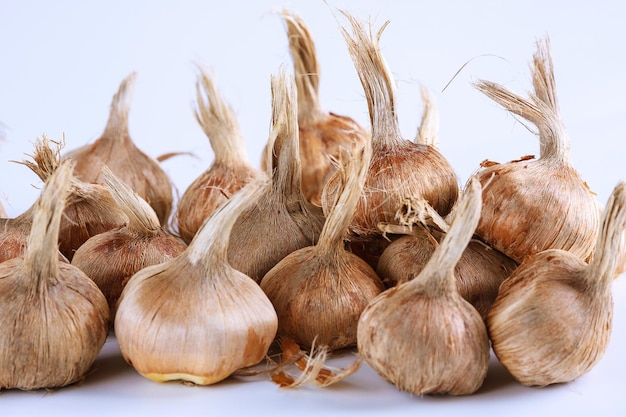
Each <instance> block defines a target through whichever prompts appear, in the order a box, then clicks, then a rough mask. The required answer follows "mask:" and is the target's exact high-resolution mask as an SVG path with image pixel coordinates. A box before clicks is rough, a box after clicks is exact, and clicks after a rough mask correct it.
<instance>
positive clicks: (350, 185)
mask: <svg viewBox="0 0 626 417" xmlns="http://www.w3.org/2000/svg"><path fill="white" fill-rule="evenodd" d="M370 152H371V148H370V147H369V146H368V145H367V144H366V145H365V147H364V148H362V152H361V155H356V156H352V154H351V153H348V156H346V158H350V160H349V161H347V162H341V163H340V164H339V165H340V166H343V167H340V168H339V170H338V171H337V172H336V174H335V175H341V183H342V192H341V194H339V196H338V199H337V201H336V202H335V204H334V206H333V208H332V210H331V211H330V213H329V214H328V216H327V217H326V222H325V224H324V227H323V229H322V232H321V234H320V238H319V241H318V242H317V245H315V246H309V247H306V248H301V249H298V250H295V251H293V252H292V253H290V254H289V255H287V256H286V257H285V258H283V259H282V260H281V261H280V262H278V263H277V264H276V266H274V267H273V268H272V269H270V270H269V271H268V273H267V274H266V275H265V276H264V277H263V280H262V281H261V284H260V285H261V288H262V289H263V291H265V293H266V294H267V296H268V297H269V299H270V301H272V304H273V305H274V308H275V309H276V313H277V314H278V334H279V336H281V337H286V338H289V339H292V340H293V341H294V342H295V343H297V344H299V345H301V346H304V347H305V348H307V347H309V346H312V345H313V344H314V343H317V344H318V345H319V346H323V347H326V348H328V349H329V350H335V349H341V348H346V347H349V346H354V345H356V328H357V322H358V319H359V316H360V315H361V312H362V311H363V309H364V308H365V307H366V306H367V304H368V303H369V301H370V300H371V299H372V298H374V297H375V296H376V295H378V294H379V293H380V292H381V291H382V290H383V288H384V287H383V284H382V282H381V280H380V278H379V277H378V276H377V275H376V272H375V271H374V270H373V269H372V268H371V267H370V266H369V265H368V264H367V263H366V262H365V261H364V260H362V259H361V258H359V257H358V256H357V255H355V254H353V253H351V252H348V251H347V250H346V249H345V245H344V238H345V237H346V235H347V231H348V230H347V229H348V226H349V224H350V222H351V220H352V216H353V214H354V208H355V207H356V205H357V202H358V200H359V198H360V195H361V192H362V189H363V182H364V181H365V177H366V174H367V168H368V165H369V159H370Z"/></svg>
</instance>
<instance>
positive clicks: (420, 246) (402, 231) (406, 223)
mask: <svg viewBox="0 0 626 417" xmlns="http://www.w3.org/2000/svg"><path fill="white" fill-rule="evenodd" d="M420 203H421V204H420ZM432 216H434V217H435V218H434V219H433V221H429V220H430V219H431V217H432ZM398 217H399V218H401V219H402V220H399V223H400V224H398V225H393V224H391V225H384V226H383V225H381V227H382V229H383V230H384V231H386V232H388V233H389V232H391V233H394V234H395V236H396V238H395V239H394V240H393V241H392V242H391V243H390V244H389V246H387V248H386V249H385V250H384V251H383V253H382V255H381V257H380V260H379V261H378V266H377V268H376V272H377V273H378V275H379V276H380V278H381V279H382V280H383V282H384V283H385V285H386V286H387V287H393V286H396V285H399V284H402V283H404V282H407V281H410V280H411V279H413V278H415V277H416V276H418V275H419V273H420V272H421V271H422V269H423V268H424V266H425V265H426V264H427V263H428V261H429V260H430V258H431V256H432V255H433V253H434V252H435V250H436V248H437V246H439V242H441V240H442V239H443V237H444V236H445V233H446V232H447V231H448V230H449V225H448V224H447V223H446V221H445V220H444V219H442V218H440V217H438V215H437V213H436V212H435V211H434V210H433V209H432V208H431V207H429V206H428V203H426V202H423V201H422V202H417V201H415V200H412V201H410V204H407V205H405V206H403V208H402V213H401V215H400V216H398ZM420 218H421V219H423V220H421V221H420V220H418V219H420ZM415 223H417V224H415ZM435 225H437V226H435ZM439 225H441V226H442V227H441V228H440V227H439ZM515 268H517V262H515V261H514V260H513V259H511V258H509V257H508V256H506V255H505V254H503V253H502V252H500V251H498V250H495V249H493V248H492V247H490V246H488V245H486V244H485V243H483V242H482V241H480V240H478V239H475V238H472V239H471V240H470V241H469V243H468V244H467V247H466V248H465V250H464V251H463V254H462V255H461V258H460V259H459V261H458V263H457V264H456V265H455V267H454V276H455V278H456V280H457V289H458V291H459V294H461V296H462V297H463V298H464V299H465V300H467V301H468V302H469V303H470V304H472V305H473V306H474V308H475V309H476V310H477V311H478V312H479V313H480V315H481V316H482V317H483V319H485V318H486V317H487V312H488V311H489V308H490V307H491V304H492V303H493V301H494V300H495V299H496V296H497V295H498V288H499V287H500V284H501V283H502V282H503V281H504V280H505V279H506V278H508V277H509V276H510V275H511V273H512V272H513V271H514V270H515Z"/></svg>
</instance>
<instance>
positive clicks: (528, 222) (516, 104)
mask: <svg viewBox="0 0 626 417" xmlns="http://www.w3.org/2000/svg"><path fill="white" fill-rule="evenodd" d="M532 71H533V86H534V92H533V93H530V94H529V99H525V98H523V97H520V96H518V95H516V94H514V93H512V92H510V91H508V90H507V89H506V88H505V87H503V86H501V85H498V84H496V83H493V82H488V81H480V82H478V83H477V84H476V87H477V88H478V89H479V90H480V91H481V92H483V93H484V94H486V95H487V96H488V97H489V98H491V99H492V100H494V101H496V102H497V103H498V104H500V105H501V106H503V107H504V108H505V109H507V110H508V111H510V112H512V113H514V114H516V115H518V116H521V117H523V118H524V119H526V120H528V121H529V122H531V123H533V124H534V125H535V126H536V127H537V129H538V136H539V142H540V156H539V158H538V159H532V158H527V157H524V158H521V159H520V160H517V161H511V162H509V163H505V164H496V163H483V164H482V166H483V167H484V169H482V170H480V171H479V172H477V173H476V174H475V176H476V177H477V178H478V179H479V180H480V182H481V183H482V184H483V210H482V217H481V220H480V222H479V224H478V227H477V229H476V234H477V235H478V236H480V238H481V239H482V240H484V241H485V242H486V243H488V244H489V245H490V246H492V247H494V248H495V249H498V250H499V251H501V252H503V253H505V254H506V255H507V256H509V257H511V258H512V259H514V260H515V261H517V262H522V261H523V259H524V257H526V256H528V255H531V254H533V253H537V252H540V251H542V250H545V249H564V250H568V251H571V252H572V253H573V254H575V255H576V256H578V257H579V258H581V259H583V260H589V258H590V257H591V255H592V252H593V249H594V245H595V241H596V236H597V234H598V229H599V222H600V208H599V205H598V202H597V200H596V196H595V194H594V193H593V192H591V190H590V189H589V187H588V185H587V184H586V183H585V182H584V181H583V180H582V179H581V177H580V175H579V174H578V172H577V171H576V170H575V168H574V167H573V166H572V162H571V156H570V140H569V137H568V136H567V132H566V130H565V127H564V125H563V123H562V121H561V120H560V116H559V106H558V102H557V97H556V86H555V80H554V70H553V63H552V57H551V53H550V44H549V40H548V39H547V38H546V39H545V40H544V41H538V42H537V51H536V52H535V54H534V57H533V67H532Z"/></svg>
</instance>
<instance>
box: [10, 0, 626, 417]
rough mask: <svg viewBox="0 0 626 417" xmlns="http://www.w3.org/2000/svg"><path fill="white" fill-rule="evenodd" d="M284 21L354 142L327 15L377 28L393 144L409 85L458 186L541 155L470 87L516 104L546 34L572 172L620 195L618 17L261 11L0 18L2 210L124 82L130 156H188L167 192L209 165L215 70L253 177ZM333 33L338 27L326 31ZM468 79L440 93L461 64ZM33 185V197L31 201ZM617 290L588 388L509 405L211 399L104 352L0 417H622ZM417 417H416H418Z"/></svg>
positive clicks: (367, 390) (376, 397)
mask: <svg viewBox="0 0 626 417" xmlns="http://www.w3.org/2000/svg"><path fill="white" fill-rule="evenodd" d="M283 6H285V7H288V8H290V9H291V10H293V11H295V12H297V13H299V14H300V15H301V16H302V17H303V18H304V19H305V21H306V22H307V23H308V25H309V27H310V29H311V32H312V34H313V37H314V39H315V41H316V45H317V50H318V54H319V60H320V68H321V99H322V104H323V106H324V108H326V109H327V110H330V111H334V112H336V113H339V114H344V115H348V116H351V117H353V118H355V119H356V120H358V121H359V122H361V123H362V124H364V125H367V124H368V115H367V106H366V103H365V101H364V98H363V93H362V88H361V85H360V83H359V81H358V78H357V76H356V72H355V70H354V67H353V65H352V62H351V60H350V58H349V56H348V54H347V50H346V46H345V43H344V41H343V38H342V37H341V34H340V32H339V29H338V26H337V23H336V21H335V20H334V18H333V16H332V13H331V9H332V8H334V7H338V8H342V9H346V10H349V11H351V12H353V13H354V14H355V15H356V16H357V17H360V18H363V19H368V18H371V20H372V21H373V22H374V24H375V25H376V27H378V26H379V25H380V24H382V23H383V22H384V21H386V20H391V24H390V26H389V27H388V28H387V29H386V31H385V32H384V34H383V37H382V40H381V45H382V48H383V53H384V54H385V57H386V59H387V62H388V64H389V66H390V68H391V69H392V71H393V72H394V74H395V76H396V79H397V80H398V90H397V94H398V100H397V105H398V108H397V110H398V114H399V119H400V123H401V129H402V132H403V133H404V134H405V136H406V137H407V138H412V137H413V136H414V134H415V131H416V128H417V126H418V123H419V119H420V116H421V103H420V98H419V85H420V84H424V85H425V86H426V87H428V88H429V89H430V90H431V91H432V92H433V94H434V95H435V97H436V100H437V104H438V108H439V111H440V116H441V129H440V149H441V151H442V153H443V154H444V155H445V156H446V157H447V158H448V159H449V160H450V162H451V163H452V165H453V166H455V168H456V169H457V172H458V174H459V177H460V179H461V181H462V182H463V183H464V182H465V181H466V179H467V178H468V176H469V175H470V174H471V173H472V172H473V171H474V170H476V169H477V168H478V164H479V163H480V162H481V161H482V160H483V159H486V158H488V159H491V160H496V161H501V162H504V161H507V160H510V159H515V158H517V157H519V156H522V155H526V154H536V153H537V152H538V142H537V139H536V137H535V136H533V135H532V134H531V133H529V132H528V131H527V130H526V128H525V127H524V126H522V125H521V124H520V123H519V122H518V121H517V120H516V119H514V118H513V117H511V116H510V115H508V114H507V113H506V112H505V111H503V110H502V109H501V108H500V107H498V106H497V105H496V104H494V103H492V102H490V101H489V100H488V99H487V98H486V97H484V96H482V95H481V94H480V93H479V92H477V91H476V90H475V89H474V88H473V87H472V86H471V82H472V81H475V80H477V79H479V78H484V79H489V80H492V81H497V82H500V83H502V84H505V85H507V86H508V87H510V88H511V89H513V90H514V91H517V92H520V93H524V92H525V91H527V90H528V88H530V81H529V70H528V63H529V60H530V59H531V56H532V53H533V52H534V49H535V44H534V42H535V40H536V39H537V38H540V37H543V36H544V35H546V34H548V35H549V36H550V38H551V41H552V50H553V57H554V63H555V68H556V82H557V90H558V95H559V99H560V104H561V112H562V117H563V119H564V122H565V124H566V126H567V128H568V132H569V134H570V137H571V139H572V157H573V161H574V166H575V167H576V168H577V169H578V171H579V172H580V173H581V175H582V176H583V178H584V179H585V180H586V181H587V183H588V184H589V185H590V187H591V188H592V189H593V190H594V191H596V192H597V194H598V199H599V201H600V202H601V203H602V204H604V203H605V202H606V200H607V198H608V196H609V194H610V192H611V190H612V188H613V187H614V186H615V184H616V183H617V181H619V180H623V179H625V178H626V174H625V172H624V163H623V160H624V157H626V140H624V139H625V138H626V106H625V105H624V101H623V100H624V99H623V98H624V97H625V96H626V77H624V74H626V55H625V54H624V47H623V39H626V29H625V27H624V24H623V19H622V18H623V16H624V13H625V10H624V6H623V3H622V2H618V1H613V2H596V3H595V4H593V5H592V3H590V2H582V1H572V2H545V1H531V0H529V1H524V2H496V1H483V0H481V1H473V2H461V1H458V2H406V1H393V0H387V1H358V2H357V1H347V0H345V1H331V2H330V7H329V6H327V5H326V4H324V2H322V1H291V2H283V1H278V0H264V1H256V2H243V1H240V2H236V1H232V2H225V1H221V2H217V1H176V2H174V1H160V2H152V1H144V2H139V1H137V2H128V1H117V0H115V1H112V0H107V1H91V2H79V1H55V2H46V1H17V0H4V1H2V2H1V3H0V60H1V61H0V62H1V64H0V122H1V123H2V124H1V125H0V126H1V131H2V133H3V136H4V140H3V141H2V142H0V202H1V203H2V204H3V205H4V206H5V208H6V210H7V212H8V214H9V215H10V216H11V217H13V216H16V215H18V214H19V213H21V212H22V211H24V210H25V209H26V208H27V207H28V206H29V205H30V204H32V202H33V201H34V199H35V198H36V196H37V193H38V190H37V189H36V188H35V187H36V186H39V182H38V179H37V178H36V177H35V175H34V174H32V173H31V172H30V171H28V169H27V168H25V167H24V166H21V165H17V164H14V163H11V162H8V161H9V160H22V159H24V158H25V155H24V154H27V153H30V152H31V151H32V142H33V141H34V140H35V139H36V138H37V137H38V136H40V135H41V134H42V133H46V134H47V135H48V136H49V137H51V138H54V139H59V138H60V137H61V136H62V134H65V137H66V149H73V148H75V147H77V146H80V145H82V144H84V143H87V142H90V141H93V140H95V139H96V138H97V137H98V136H99V135H100V134H101V133H102V130H103V128H104V124H105V123H106V120H107V117H108V109H109V105H110V100H111V97H112V96H113V94H114V93H115V91H116V90H117V87H118V85H119V83H120V81H121V80H122V79H123V78H124V77H125V76H126V75H128V74H129V73H130V72H132V71H137V75H138V78H137V86H136V88H135V95H134V100H133V103H132V107H131V113H130V133H131V136H132V138H133V139H134V141H135V143H136V144H137V145H138V146H139V147H140V148H141V149H143V150H144V151H146V152H147V153H148V154H150V155H152V156H155V157H156V156H158V155H161V154H164V153H167V152H171V151H183V152H193V153H195V155H196V158H192V157H189V156H180V157H177V158H173V159H171V160H168V161H166V162H165V163H163V167H164V168H165V169H166V171H167V172H168V173H169V174H170V175H171V177H172V179H173V180H174V182H175V184H176V185H177V187H178V189H179V191H180V192H182V191H183V190H184V189H185V188H186V186H187V185H188V184H189V183H190V182H191V181H192V180H193V179H195V178H196V177H197V176H198V175H199V174H200V173H201V172H202V171H204V169H206V167H208V165H209V163H210V162H211V161H212V153H211V150H210V148H209V144H208V140H207V139H206V137H205V136H204V135H203V133H202V131H201V129H200V128H199V127H198V125H197V123H196V122H195V120H194V118H193V113H192V105H193V99H194V82H195V68H194V63H199V64H203V65H209V66H212V67H213V68H214V70H215V76H216V80H217V82H218V85H219V86H220V89H221V91H222V93H223V94H224V95H225V97H226V98H227V99H228V100H229V101H230V102H231V103H232V104H233V106H234V107H235V109H236V110H237V112H238V115H239V117H240V123H241V127H242V131H243V134H244V136H245V139H246V142H247V150H248V154H249V156H250V159H251V160H252V161H253V162H254V163H255V164H257V165H258V161H259V158H260V153H261V149H262V147H263V146H264V144H265V141H266V139H267V133H268V126H269V116H270V107H269V103H270V99H269V77H270V74H272V73H274V72H276V71H277V69H278V68H279V66H280V65H281V64H285V65H286V67H287V68H288V69H291V60H290V56H289V52H288V49H287V40H286V37H285V33H284V28H283V25H282V23H281V21H280V19H279V18H278V17H277V16H276V15H275V14H273V11H275V10H280V9H281V8H282V7H283ZM340 21H341V22H343V23H345V21H343V20H341V19H340ZM468 61H469V63H468V65H467V66H466V67H465V68H464V69H463V70H462V71H461V72H460V73H459V75H458V76H456V78H454V80H453V81H452V83H451V84H450V85H449V86H448V87H447V89H445V91H442V90H443V88H444V86H445V85H446V84H447V83H448V82H449V81H450V80H451V79H452V78H453V77H454V75H455V73H456V72H457V70H459V69H460V68H461V67H462V66H463V64H465V63H466V62H468ZM33 185H34V186H35V187H33ZM624 278H625V277H624V276H622V277H621V279H620V280H617V281H616V282H615V284H614V297H615V308H616V309H615V321H614V333H613V339H612V341H611V344H610V345H609V348H608V351H607V352H606V355H605V356H604V358H603V359H602V361H601V362H600V363H599V364H598V365H597V366H596V367H595V368H594V369H593V370H592V371H591V372H590V373H588V374H587V375H585V376H583V377H581V378H580V379H579V380H577V381H575V382H573V383H570V384H565V385H560V386H555V387H549V388H545V389H529V388H523V387H521V386H520V385H519V384H517V383H515V382H514V381H513V380H512V379H511V377H510V376H509V375H508V374H507V373H506V372H505V371H504V370H503V368H502V367H501V366H500V365H498V364H497V362H495V361H494V362H493V364H492V365H493V366H492V367H491V369H490V372H489V375H488V378H487V380H486V382H485V386H484V387H483V388H482V389H481V390H480V391H479V392H478V393H477V394H475V395H473V396H469V397H462V398H450V397H424V398H414V397H411V396H409V395H406V394H404V393H400V392H398V391H397V390H396V389H395V388H394V387H393V386H392V385H390V384H387V383H386V382H384V381H382V380H381V379H380V378H379V377H378V376H377V375H376V374H375V373H373V371H371V369H369V368H368V367H364V368H363V369H361V371H359V372H358V373H357V374H355V375H353V376H351V377H350V378H348V379H347V380H346V381H345V382H344V383H342V384H340V385H337V386H335V387H333V388H329V389H314V388H306V389H300V390H294V391H287V390H281V389H279V388H277V387H276V386H274V385H273V384H272V383H270V382H268V381H265V380H263V379H255V380H254V381H250V380H241V379H234V378H233V379H230V380H228V381H225V382H223V383H220V384H217V385H215V386H211V387H203V388H201V387H189V386H185V385H180V384H175V383H174V384H157V383H154V382H151V381H148V380H145V379H143V378H142V377H140V376H139V375H137V374H136V373H135V372H134V371H133V369H132V368H130V367H129V366H127V365H126V364H125V363H124V362H123V360H122V359H121V357H120V356H119V351H118V350H117V345H116V343H115V340H114V339H110V340H109V342H107V345H106V346H105V349H104V350H103V352H102V355H101V358H100V359H99V361H98V366H97V368H96V370H95V371H94V372H93V374H91V375H89V377H88V378H87V379H86V380H85V381H84V383H82V384H80V385H77V386H73V387H68V388H65V389H62V390H58V391H54V392H49V393H44V392H32V393H24V392H13V391H5V392H0V410H2V413H3V415H16V414H6V413H5V412H7V411H11V412H14V413H17V412H19V414H20V415H28V414H31V413H34V412H36V411H38V410H43V411H45V414H46V415H57V414H58V415H65V416H70V415H84V414H87V413H89V414H91V415H129V414H137V413H138V414H139V415H145V414H147V413H149V412H150V413H152V414H155V415H174V414H176V415H180V414H184V413H185V411H186V410H191V409H193V410H196V412H199V413H201V414H202V415H222V414H227V413H228V414H232V415H238V414H247V413H255V414H265V413H270V412H272V413H274V414H275V413H283V412H294V413H295V412H297V413H298V415H301V414H304V413H310V414H315V415H346V414H359V415H380V414H381V413H383V412H384V413H385V414H389V415H404V414H406V413H412V414H415V415H419V414H422V413H423V415H431V416H439V415H459V414H463V415H479V414H480V415H485V413H490V412H493V413H497V415H500V414H505V415H507V416H516V415H519V416H528V415H563V414H566V413H570V414H571V413H576V414H577V415H581V414H582V415H589V414H591V412H592V411H593V412H594V414H595V412H597V413H598V414H600V413H603V415H604V416H617V415H622V416H623V415H625V414H626V400H625V399H624V394H623V386H624V382H623V379H624V371H626V359H625V356H624V354H623V352H626V337H625V333H626V284H625V283H624ZM426 413H428V414H426Z"/></svg>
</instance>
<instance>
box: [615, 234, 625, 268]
mask: <svg viewBox="0 0 626 417" xmlns="http://www.w3.org/2000/svg"><path fill="white" fill-rule="evenodd" d="M621 239H622V249H621V251H620V255H619V261H618V263H617V268H616V269H615V276H616V277H618V276H620V275H621V274H623V273H624V272H626V231H625V232H624V233H622V237H621Z"/></svg>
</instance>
